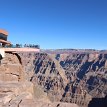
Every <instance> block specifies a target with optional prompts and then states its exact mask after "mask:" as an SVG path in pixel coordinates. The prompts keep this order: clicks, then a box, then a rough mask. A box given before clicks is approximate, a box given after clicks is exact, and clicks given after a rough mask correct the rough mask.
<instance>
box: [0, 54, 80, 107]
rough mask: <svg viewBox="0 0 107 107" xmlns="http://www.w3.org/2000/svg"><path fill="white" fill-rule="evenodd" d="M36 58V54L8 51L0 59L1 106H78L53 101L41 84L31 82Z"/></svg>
mask: <svg viewBox="0 0 107 107" xmlns="http://www.w3.org/2000/svg"><path fill="white" fill-rule="evenodd" d="M23 55H24V57H23ZM26 55H27V56H26ZM32 55H33V54H32ZM34 60H35V56H34V57H33V56H32V57H31V56H30V54H28V53H27V54H24V53H23V54H22V53H20V54H18V53H6V56H5V57H4V58H3V59H0V62H1V63H0V107H78V106H77V105H76V104H71V103H61V102H58V101H57V102H52V101H51V100H50V99H49V97H48V95H47V93H45V92H44V90H43V89H42V88H41V87H40V85H39V84H33V83H32V82H31V80H33V78H32V77H33V75H35V73H34V68H35V65H34V64H33V62H34Z"/></svg>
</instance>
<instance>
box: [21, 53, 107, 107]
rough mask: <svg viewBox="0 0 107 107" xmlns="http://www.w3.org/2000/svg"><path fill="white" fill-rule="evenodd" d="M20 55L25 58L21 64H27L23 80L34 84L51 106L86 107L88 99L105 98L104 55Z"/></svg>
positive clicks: (106, 58)
mask: <svg viewBox="0 0 107 107" xmlns="http://www.w3.org/2000/svg"><path fill="white" fill-rule="evenodd" d="M20 55H21V57H23V58H24V57H25V56H27V58H28V59H27V61H24V63H23V64H25V63H26V64H27V65H26V67H25V69H26V70H25V71H26V72H27V73H28V75H27V76H28V77H27V78H29V80H30V81H32V82H33V83H34V84H38V85H39V86H40V87H41V88H42V89H43V90H44V92H45V93H47V95H48V97H49V99H50V100H51V101H52V102H57V101H60V102H68V103H76V104H78V105H79V106H81V107H87V106H88V104H89V101H90V100H91V99H92V98H104V97H105V96H106V95H107V54H106V53H102V52H77V53H76V52H73V53H58V54H57V52H56V53H36V54H35V53H32V54H31V53H30V54H26V55H25V54H20ZM32 59H33V60H32ZM30 64H31V65H30ZM28 66H30V68H31V69H30V70H29V69H28V68H29V67H28Z"/></svg>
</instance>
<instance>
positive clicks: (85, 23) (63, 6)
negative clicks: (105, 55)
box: [0, 0, 107, 49]
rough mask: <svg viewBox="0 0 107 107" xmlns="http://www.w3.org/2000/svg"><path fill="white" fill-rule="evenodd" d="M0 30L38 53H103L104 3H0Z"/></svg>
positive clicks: (19, 0) (10, 0) (30, 0)
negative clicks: (36, 46) (61, 50)
mask: <svg viewBox="0 0 107 107" xmlns="http://www.w3.org/2000/svg"><path fill="white" fill-rule="evenodd" d="M0 28H3V29H6V30H7V31H8V32H9V38H8V39H9V40H10V41H11V42H12V43H13V44H16V43H22V44H25V43H28V44H29V43H31V44H39V45H40V46H41V48H42V49H50V48H51V49H58V48H76V49H78V48H80V49H85V48H88V49H89V48H93V49H107V0H0Z"/></svg>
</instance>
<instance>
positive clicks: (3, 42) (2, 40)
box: [0, 29, 40, 57]
mask: <svg viewBox="0 0 107 107" xmlns="http://www.w3.org/2000/svg"><path fill="white" fill-rule="evenodd" d="M7 40H8V32H7V31H5V30H3V29H0V54H1V55H2V57H5V53H6V52H12V53H17V52H40V49H39V48H37V47H31V46H30V47H20V46H19V45H17V44H16V45H15V46H13V45H12V43H11V42H9V41H7Z"/></svg>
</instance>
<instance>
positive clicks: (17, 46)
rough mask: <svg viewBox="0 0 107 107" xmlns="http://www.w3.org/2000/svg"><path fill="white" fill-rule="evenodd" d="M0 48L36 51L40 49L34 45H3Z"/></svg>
mask: <svg viewBox="0 0 107 107" xmlns="http://www.w3.org/2000/svg"><path fill="white" fill-rule="evenodd" d="M0 48H37V49H40V45H35V44H24V45H22V44H15V45H13V44H11V45H5V46H2V45H0Z"/></svg>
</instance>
